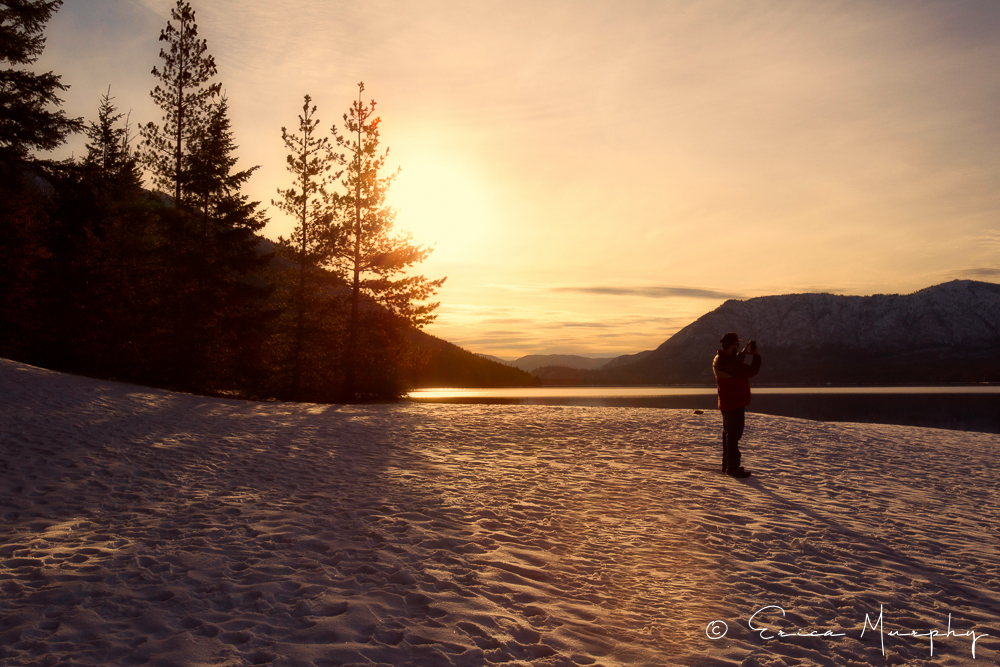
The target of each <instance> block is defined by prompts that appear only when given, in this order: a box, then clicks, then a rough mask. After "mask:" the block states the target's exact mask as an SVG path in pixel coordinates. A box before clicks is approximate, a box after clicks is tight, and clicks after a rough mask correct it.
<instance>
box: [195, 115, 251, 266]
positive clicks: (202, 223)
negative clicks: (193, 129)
mask: <svg viewBox="0 0 1000 667" xmlns="http://www.w3.org/2000/svg"><path fill="white" fill-rule="evenodd" d="M237 148H238V146H236V144H235V143H233V132H232V128H231V125H230V121H229V100H228V99H227V98H226V97H225V96H222V97H221V98H220V99H219V101H218V102H217V103H216V104H213V105H212V107H211V109H210V110H209V113H208V120H207V123H206V125H205V127H204V128H203V130H202V131H201V132H200V133H199V134H198V135H197V136H196V137H194V138H193V139H192V141H191V152H190V156H189V158H188V169H187V172H186V174H185V181H184V183H185V190H186V193H187V194H186V195H185V201H186V203H187V205H188V208H189V210H191V211H192V212H193V213H194V215H195V217H196V219H197V220H198V223H197V226H198V227H199V228H200V233H201V236H202V240H203V241H205V242H206V243H208V244H209V245H213V244H214V245H216V246H224V247H225V250H227V251H232V250H234V249H233V248H231V247H229V246H231V245H232V242H233V241H234V240H235V239H234V237H235V236H240V237H247V236H248V235H249V236H250V237H252V236H253V234H254V233H256V232H257V231H259V230H260V229H262V228H263V227H264V225H265V224H266V222H267V220H266V219H265V218H264V216H263V212H261V211H258V210H257V207H258V206H259V205H260V202H251V201H249V197H247V196H246V195H243V194H242V189H243V186H244V185H246V183H247V181H249V180H250V177H251V176H252V175H253V173H254V172H255V171H257V169H259V168H260V167H259V166H253V167H250V168H249V169H244V170H242V171H237V172H234V171H233V168H234V167H235V166H236V163H237V161H238V159H237V157H236V155H235V152H236V149H237ZM243 240H244V241H248V240H251V239H250V238H244V239H243ZM253 244H254V246H255V245H256V239H255V238H253ZM244 251H245V248H244ZM225 254H228V253H225ZM237 254H240V253H237ZM227 268H237V267H229V266H228V265H227Z"/></svg>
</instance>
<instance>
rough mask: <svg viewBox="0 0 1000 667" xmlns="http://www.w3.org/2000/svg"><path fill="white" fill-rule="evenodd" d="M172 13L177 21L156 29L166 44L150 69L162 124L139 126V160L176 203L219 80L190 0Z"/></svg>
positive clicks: (171, 15)
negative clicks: (142, 145)
mask: <svg viewBox="0 0 1000 667" xmlns="http://www.w3.org/2000/svg"><path fill="white" fill-rule="evenodd" d="M170 17H171V19H172V20H173V22H176V24H177V25H176V26H175V25H174V23H173V22H170V21H168V22H167V27H166V28H164V29H163V30H162V31H161V32H160V41H161V42H166V43H167V45H168V48H166V49H160V58H162V59H163V63H162V69H160V68H159V67H154V68H153V72H152V73H153V76H155V77H156V78H157V79H159V81H160V83H159V84H157V86H156V88H154V89H153V91H152V92H151V93H150V96H151V97H152V98H153V100H154V101H155V102H156V104H157V106H159V107H160V109H161V110H162V111H163V127H160V126H158V125H156V124H155V123H152V122H150V123H147V124H146V125H145V126H143V128H142V135H143V137H144V138H145V152H144V154H143V159H144V162H145V164H146V166H147V168H148V169H149V170H150V171H151V172H152V174H153V182H154V184H155V185H156V186H157V187H159V188H161V190H162V191H163V192H166V193H168V194H172V195H173V197H174V201H175V203H176V205H178V206H180V204H181V202H182V200H183V192H184V184H185V182H186V181H187V180H188V178H187V175H186V171H187V169H188V164H187V162H188V156H189V154H190V147H191V146H190V144H191V143H192V141H193V140H195V139H196V137H197V136H198V135H199V134H200V133H201V132H202V131H203V130H204V128H205V126H206V125H207V123H208V118H209V111H210V107H211V103H212V101H213V99H214V98H215V96H216V95H218V94H219V91H220V90H221V84H220V83H218V82H216V83H212V82H211V81H212V77H214V76H215V75H216V67H215V59H214V58H213V57H212V56H211V55H209V54H208V53H207V51H208V45H207V43H206V41H205V40H204V39H198V25H197V23H195V16H194V10H193V9H192V8H191V4H190V3H188V2H184V1H183V0H177V5H176V6H175V7H174V8H173V9H171V11H170Z"/></svg>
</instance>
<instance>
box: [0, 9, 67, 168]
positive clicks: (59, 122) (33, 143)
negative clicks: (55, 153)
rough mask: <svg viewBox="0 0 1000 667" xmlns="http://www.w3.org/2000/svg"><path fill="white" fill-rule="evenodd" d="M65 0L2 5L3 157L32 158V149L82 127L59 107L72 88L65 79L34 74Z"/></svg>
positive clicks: (0, 108) (0, 122)
mask: <svg viewBox="0 0 1000 667" xmlns="http://www.w3.org/2000/svg"><path fill="white" fill-rule="evenodd" d="M61 5H62V0H7V1H6V2H4V3H2V4H0V63H3V69H0V160H3V161H5V162H10V161H24V160H27V159H28V157H29V154H30V153H31V152H32V151H36V150H41V151H46V150H52V149H54V148H57V147H58V146H60V145H62V143H63V142H64V141H65V140H66V136H67V135H69V134H71V133H74V132H79V131H80V130H81V129H83V121H82V120H81V119H79V118H67V117H66V114H65V112H63V111H61V110H54V109H53V108H52V107H58V106H59V105H60V104H62V100H61V99H59V93H60V92H62V91H65V90H67V89H68V88H69V86H66V85H64V84H63V83H62V81H61V77H60V76H58V75H56V74H53V73H52V72H46V73H44V74H35V73H33V72H31V71H29V70H27V69H22V68H21V67H22V66H24V65H31V64H34V63H35V61H37V60H38V57H39V56H40V55H41V53H42V50H43V49H44V48H45V37H44V35H43V34H42V32H43V30H44V29H45V24H46V23H47V22H48V20H49V18H51V16H52V14H54V13H55V12H56V10H57V9H59V7H60V6H61Z"/></svg>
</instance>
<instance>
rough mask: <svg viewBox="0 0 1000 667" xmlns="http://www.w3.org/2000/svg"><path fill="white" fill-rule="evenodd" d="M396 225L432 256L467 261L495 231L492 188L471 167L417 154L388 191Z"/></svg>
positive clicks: (482, 248) (482, 247)
mask: <svg viewBox="0 0 1000 667" xmlns="http://www.w3.org/2000/svg"><path fill="white" fill-rule="evenodd" d="M387 203H388V204H389V205H391V206H392V207H394V208H395V209H396V213H397V217H396V225H397V228H398V229H400V230H409V231H410V232H412V233H413V240H414V242H416V243H417V244H419V245H426V246H434V248H435V249H434V253H433V255H432V258H433V259H435V260H439V261H441V260H445V261H446V260H452V261H456V260H457V261H468V260H472V259H474V258H475V257H476V256H477V255H479V254H480V253H482V252H483V251H485V249H486V248H487V247H489V244H490V241H491V238H492V237H493V234H494V232H495V230H496V224H495V220H494V217H495V206H494V198H493V194H492V192H491V188H490V187H489V186H488V185H487V184H486V182H485V179H484V178H482V177H481V176H480V175H479V174H477V173H476V170H475V168H474V167H473V166H472V165H469V164H466V163H463V162H461V161H458V160H447V159H442V158H436V157H421V158H418V159H415V160H410V161H408V162H407V164H406V165H404V167H403V169H402V171H400V172H399V176H397V178H396V182H395V183H393V185H392V187H391V188H390V190H389V194H388V197H387Z"/></svg>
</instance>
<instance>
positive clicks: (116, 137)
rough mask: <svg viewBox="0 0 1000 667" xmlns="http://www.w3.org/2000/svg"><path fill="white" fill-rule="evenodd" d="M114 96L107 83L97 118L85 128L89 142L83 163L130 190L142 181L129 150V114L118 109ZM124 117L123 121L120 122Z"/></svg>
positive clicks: (139, 171) (134, 157)
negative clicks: (106, 90) (106, 89)
mask: <svg viewBox="0 0 1000 667" xmlns="http://www.w3.org/2000/svg"><path fill="white" fill-rule="evenodd" d="M114 99H115V98H113V97H111V87H110V86H108V92H106V93H105V94H104V95H103V96H101V101H100V104H99V105H98V108H97V122H94V121H90V123H89V125H88V126H87V128H86V130H85V132H86V134H87V137H88V138H89V139H90V142H88V143H87V155H86V157H85V158H84V160H83V164H84V166H85V167H87V168H88V169H90V170H91V171H94V172H96V173H97V174H99V175H100V177H101V178H103V179H104V180H106V181H113V182H116V183H118V185H119V186H120V187H121V188H125V189H130V190H131V189H135V188H137V187H140V186H141V185H142V172H141V168H140V166H139V163H138V159H137V156H136V155H135V153H134V152H133V151H132V150H131V146H130V144H131V142H132V139H133V137H132V134H131V126H130V124H129V121H128V116H127V115H126V114H124V113H122V112H120V111H118V107H116V106H115V104H114ZM123 118H124V119H125V122H124V123H123V124H120V125H119V121H121V120H122V119H123Z"/></svg>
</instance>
